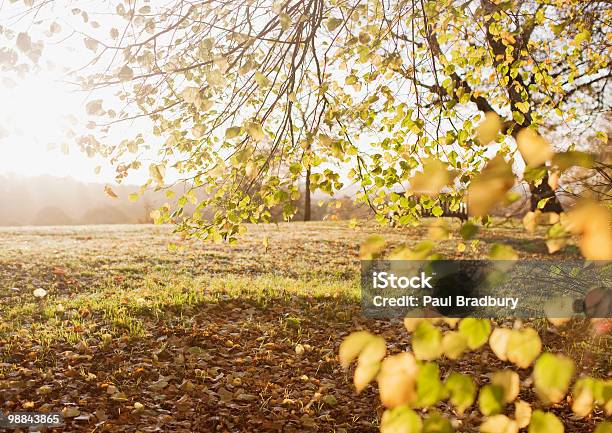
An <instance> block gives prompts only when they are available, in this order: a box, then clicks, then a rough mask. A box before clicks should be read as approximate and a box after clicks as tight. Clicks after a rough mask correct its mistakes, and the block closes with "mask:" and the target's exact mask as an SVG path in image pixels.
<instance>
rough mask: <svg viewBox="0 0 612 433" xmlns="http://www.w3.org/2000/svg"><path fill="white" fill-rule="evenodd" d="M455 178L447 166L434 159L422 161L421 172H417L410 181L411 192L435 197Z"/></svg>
mask: <svg viewBox="0 0 612 433" xmlns="http://www.w3.org/2000/svg"><path fill="white" fill-rule="evenodd" d="M454 177H455V175H454V174H453V173H451V172H450V171H449V170H448V166H447V165H446V164H445V163H443V162H442V161H439V160H437V159H434V158H429V159H426V160H424V161H423V171H420V172H417V173H416V174H415V175H414V176H413V177H412V178H411V179H410V186H411V187H412V190H413V191H416V192H422V193H427V194H431V195H433V196H435V195H437V194H438V193H439V192H440V190H441V189H442V188H443V187H445V186H447V185H448V184H449V182H450V181H451V180H452V179H453V178H454Z"/></svg>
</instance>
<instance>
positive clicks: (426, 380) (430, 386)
mask: <svg viewBox="0 0 612 433" xmlns="http://www.w3.org/2000/svg"><path fill="white" fill-rule="evenodd" d="M416 384H417V401H416V405H417V406H419V407H429V406H433V405H434V404H436V403H437V402H438V401H439V400H441V399H442V398H444V391H445V389H444V386H443V384H442V382H441V381H440V368H439V367H438V364H436V363H434V362H427V363H425V364H423V365H421V366H420V367H419V372H418V374H417V379H416Z"/></svg>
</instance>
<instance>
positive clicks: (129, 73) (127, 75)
mask: <svg viewBox="0 0 612 433" xmlns="http://www.w3.org/2000/svg"><path fill="white" fill-rule="evenodd" d="M118 77H119V80H120V81H122V82H123V81H130V80H131V79H132V78H134V71H133V70H132V68H130V67H129V66H128V65H125V66H124V67H123V68H121V69H120V70H119V74H118Z"/></svg>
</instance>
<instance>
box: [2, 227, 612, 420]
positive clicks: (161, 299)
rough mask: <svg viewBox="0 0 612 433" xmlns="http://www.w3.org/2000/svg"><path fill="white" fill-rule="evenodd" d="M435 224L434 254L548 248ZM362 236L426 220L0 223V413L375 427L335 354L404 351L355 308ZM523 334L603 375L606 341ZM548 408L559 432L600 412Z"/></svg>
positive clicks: (424, 234)
mask: <svg viewBox="0 0 612 433" xmlns="http://www.w3.org/2000/svg"><path fill="white" fill-rule="evenodd" d="M451 224H452V225H453V228H454V232H452V233H454V235H452V236H451V238H450V239H447V240H444V241H436V251H438V252H440V253H442V254H444V255H445V256H446V257H448V258H472V257H484V256H486V253H487V252H488V251H489V249H490V248H491V246H492V245H494V244H496V243H499V242H506V243H509V244H511V245H512V246H513V247H514V249H515V251H516V252H517V253H518V255H519V257H520V258H543V257H549V256H548V254H547V252H546V245H545V242H544V238H543V236H542V233H539V234H536V235H535V236H534V235H528V236H527V235H525V233H524V231H523V229H522V226H520V224H519V223H517V222H516V221H501V220H500V221H496V222H495V224H494V225H495V227H494V228H492V229H489V230H485V231H482V232H481V234H480V235H479V237H478V239H479V241H478V242H471V241H464V240H463V239H461V237H460V236H458V234H457V233H456V232H457V228H458V223H457V222H451ZM373 233H377V234H381V235H383V236H384V237H385V239H386V240H387V241H388V242H389V244H390V245H397V244H400V243H406V244H408V245H411V246H414V245H416V244H417V243H418V242H420V241H422V240H424V239H426V238H428V236H429V233H430V232H429V229H428V227H427V222H426V223H425V225H424V226H420V227H415V228H402V229H394V228H383V229H381V228H380V227H379V226H377V225H376V224H374V223H371V222H359V223H358V224H357V225H356V227H351V226H350V224H349V223H348V222H346V221H344V222H311V223H287V224H278V225H259V226H249V231H248V233H247V234H246V235H245V236H244V237H243V238H242V239H241V240H240V242H239V243H238V244H236V245H229V244H225V243H219V244H213V243H204V242H200V241H197V240H183V239H181V238H180V237H179V236H177V235H175V234H173V233H172V231H171V227H168V226H148V225H130V226H128V225H125V226H123V225H118V226H63V227H22V228H11V227H8V228H0V394H1V395H2V398H1V399H0V407H2V409H3V410H4V411H19V410H30V411H32V410H37V411H52V412H53V411H61V412H62V413H63V414H64V415H65V417H66V425H65V427H64V429H65V431H126V432H136V431H142V432H154V431H175V432H194V431H202V432H213V431H221V432H225V431H227V432H234V431H281V430H282V431H284V432H303V431H324V432H375V431H378V420H379V418H380V417H379V414H380V413H381V412H382V408H381V407H380V403H379V401H378V399H377V395H376V392H375V385H372V386H370V387H368V388H367V389H366V390H365V391H363V392H362V393H361V394H359V395H357V394H356V392H355V390H354V388H353V385H352V377H351V375H352V371H351V370H348V371H344V370H343V369H342V368H341V367H340V365H339V362H338V358H337V354H338V346H339V344H340V342H341V340H342V338H343V337H345V336H346V335H348V334H349V333H350V332H351V331H354V330H357V329H368V330H370V331H372V332H376V333H379V334H381V335H383V336H384V337H385V338H386V340H387V341H388V342H390V347H389V350H390V351H391V352H395V351H400V350H405V349H407V348H408V347H409V343H410V336H409V334H408V333H407V332H406V331H405V330H404V329H403V326H402V324H401V321H398V320H373V319H366V318H364V317H363V316H362V315H361V311H360V306H359V246H360V244H361V243H362V242H363V240H364V239H366V238H367V237H368V236H369V235H371V234H373ZM169 245H170V248H169ZM461 245H463V246H461ZM464 247H465V250H464V251H463V252H460V251H462V250H463V248H464ZM557 256H559V257H562V258H575V257H578V253H577V250H576V249H575V248H573V247H569V248H567V249H566V250H565V251H564V252H562V253H558V254H557ZM36 289H43V290H44V291H45V292H46V295H45V296H44V297H41V298H37V297H35V296H34V295H33V293H34V291H35V290H36ZM511 323H512V321H510V324H511ZM533 326H535V327H537V329H538V330H539V331H540V332H541V333H542V334H541V335H542V338H543V341H544V345H545V346H546V347H548V348H550V349H551V350H559V351H563V352H564V353H566V354H569V355H571V356H572V357H574V359H575V360H576V361H577V365H578V368H579V370H580V369H581V371H584V372H587V373H589V374H591V375H595V376H599V377H605V376H606V375H607V374H608V372H609V371H610V364H609V362H610V361H609V359H610V348H609V338H608V337H604V338H603V339H601V340H599V341H596V342H593V340H592V339H591V338H590V337H589V335H587V334H585V332H584V331H585V329H586V328H585V326H586V325H585V324H584V323H572V324H570V325H568V326H566V327H564V328H560V329H557V328H554V327H551V326H549V325H548V324H547V322H546V321H545V320H535V321H534V322H533ZM501 365H502V362H501V361H499V360H498V359H497V358H496V357H495V356H494V355H493V354H492V352H491V351H490V350H489V349H486V350H482V351H480V352H478V353H477V354H476V355H475V356H468V357H464V358H462V359H461V360H458V361H450V360H444V361H441V368H442V370H443V372H444V371H445V370H448V369H450V368H452V369H453V370H455V371H470V372H471V373H472V374H474V377H475V380H477V381H486V378H487V374H488V372H490V371H494V370H495V369H499V368H501ZM475 372H476V373H475ZM578 373H580V371H578ZM521 380H522V381H529V380H530V379H529V377H528V372H522V373H521ZM521 393H522V395H521V398H522V399H524V400H526V401H535V400H536V398H535V396H534V395H533V392H532V391H530V390H522V391H521ZM438 405H439V407H438V409H439V410H441V411H442V412H443V413H445V414H448V415H450V416H451V417H452V419H453V423H454V425H455V427H456V428H457V430H458V431H462V432H472V431H478V425H479V423H480V421H481V415H480V414H479V412H478V409H477V408H476V407H472V408H470V409H468V410H467V411H466V413H465V414H463V415H462V416H459V415H457V414H455V413H453V410H452V409H451V407H450V406H448V405H447V404H446V403H442V402H441V403H439V404H438ZM552 410H553V411H557V412H556V413H557V415H558V416H559V417H561V418H562V419H563V421H564V423H565V425H566V431H567V432H574V431H575V432H582V431H590V429H591V428H592V426H593V425H594V423H595V421H597V420H598V419H600V418H601V415H598V414H597V413H596V414H595V415H594V416H591V417H589V418H588V419H587V420H578V419H575V418H573V417H572V414H571V411H569V409H567V408H562V407H559V408H556V409H555V408H553V409H552ZM59 430H61V429H59Z"/></svg>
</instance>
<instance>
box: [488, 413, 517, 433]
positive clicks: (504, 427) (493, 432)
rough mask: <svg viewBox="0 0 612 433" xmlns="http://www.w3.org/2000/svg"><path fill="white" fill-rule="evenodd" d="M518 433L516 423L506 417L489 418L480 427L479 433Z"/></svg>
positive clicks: (495, 416)
mask: <svg viewBox="0 0 612 433" xmlns="http://www.w3.org/2000/svg"><path fill="white" fill-rule="evenodd" d="M518 431H519V427H518V425H517V423H516V421H514V420H512V419H510V418H508V417H507V416H506V415H494V416H490V417H488V418H487V419H486V420H485V422H483V423H482V424H481V425H480V432H481V433H518Z"/></svg>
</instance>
